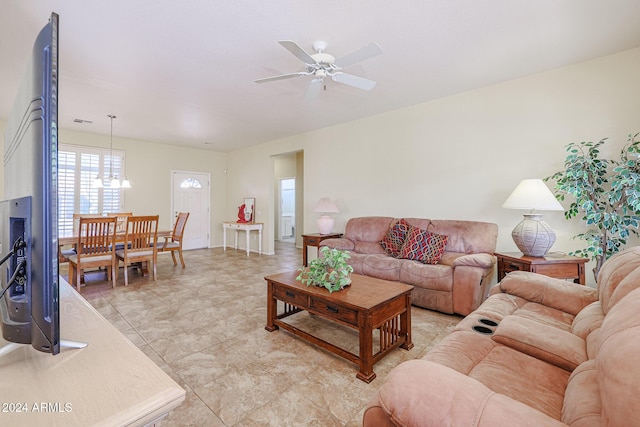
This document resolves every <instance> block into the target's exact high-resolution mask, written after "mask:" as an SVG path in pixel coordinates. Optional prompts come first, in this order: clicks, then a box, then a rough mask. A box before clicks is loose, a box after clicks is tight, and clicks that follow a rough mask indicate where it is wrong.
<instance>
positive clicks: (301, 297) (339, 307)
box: [265, 271, 413, 383]
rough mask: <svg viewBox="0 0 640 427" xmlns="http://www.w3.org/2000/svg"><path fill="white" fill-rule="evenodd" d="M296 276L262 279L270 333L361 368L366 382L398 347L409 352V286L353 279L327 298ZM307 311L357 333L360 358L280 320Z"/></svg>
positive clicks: (326, 293)
mask: <svg viewBox="0 0 640 427" xmlns="http://www.w3.org/2000/svg"><path fill="white" fill-rule="evenodd" d="M297 275H298V273H297V272H296V271H289V272H285V273H279V274H274V275H271V276H266V277H265V280H266V281H267V326H265V329H266V330H267V331H269V332H273V331H275V330H277V329H278V328H283V329H286V330H287V331H289V332H291V333H293V334H295V335H298V336H299V337H301V338H304V339H306V340H307V341H310V342H312V343H313V344H315V345H317V346H319V347H322V348H323V349H325V350H328V351H330V352H332V353H335V354H337V355H338V356H341V357H344V358H345V359H347V360H349V361H351V362H353V363H356V364H358V365H359V366H360V371H359V372H358V373H357V375H356V376H357V377H358V378H359V379H361V380H362V381H364V382H366V383H369V382H371V381H372V380H373V379H374V378H375V377H376V374H375V372H373V365H374V364H375V363H376V362H378V361H379V360H380V359H382V358H383V357H384V356H386V355H387V354H389V352H390V351H391V350H393V349H395V348H396V347H401V348H404V349H406V350H410V349H411V348H413V343H412V342H411V292H412V291H413V286H410V285H406V284H404V283H399V282H389V281H387V280H382V279H376V278H373V277H368V276H361V275H358V274H352V275H351V279H352V283H351V285H350V286H349V287H347V288H345V289H343V290H341V291H337V292H333V293H329V291H328V290H327V289H325V288H321V287H317V286H309V287H307V286H306V285H304V284H302V283H301V282H300V281H298V280H296V279H295V278H296V276H297ZM278 301H282V302H283V303H284V312H283V313H280V314H278ZM303 310H306V311H308V312H309V313H312V314H316V315H318V316H322V317H324V318H326V319H329V320H332V321H334V322H337V323H339V324H342V325H346V326H348V327H351V328H354V329H357V330H358V338H359V344H360V345H359V348H360V354H359V355H356V354H353V353H351V352H349V351H347V350H344V349H342V348H340V347H338V346H336V345H334V344H331V343H329V342H327V341H325V340H323V339H321V338H318V337H315V336H313V335H311V334H310V333H308V332H305V331H303V330H301V329H299V328H297V327H295V326H293V325H291V324H289V323H286V322H284V321H282V319H283V318H285V317H287V316H291V315H292V314H295V313H298V312H300V311H303ZM376 329H378V330H379V334H380V340H379V341H380V342H379V346H378V348H377V349H376V350H377V351H376V353H375V354H374V353H373V350H374V349H373V331H374V330H376Z"/></svg>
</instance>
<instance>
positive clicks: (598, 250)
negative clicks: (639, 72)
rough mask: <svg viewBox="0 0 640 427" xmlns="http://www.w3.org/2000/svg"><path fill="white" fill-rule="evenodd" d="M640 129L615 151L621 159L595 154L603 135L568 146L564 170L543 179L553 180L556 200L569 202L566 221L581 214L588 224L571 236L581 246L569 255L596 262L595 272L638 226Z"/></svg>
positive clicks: (598, 150) (602, 141) (639, 219)
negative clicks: (568, 198)
mask: <svg viewBox="0 0 640 427" xmlns="http://www.w3.org/2000/svg"><path fill="white" fill-rule="evenodd" d="M639 134H640V133H636V134H635V135H629V137H628V139H627V144H626V145H625V146H624V147H623V148H622V149H621V150H620V159H619V160H611V159H602V158H600V148H601V146H602V145H603V144H605V142H606V141H607V138H604V139H602V140H600V141H598V142H580V143H571V144H569V145H567V152H568V153H569V154H568V155H567V157H566V159H565V162H564V170H562V171H559V172H556V173H554V174H553V175H551V176H549V177H547V178H545V179H544V180H545V181H548V180H550V179H552V180H555V182H556V185H555V195H556V198H557V199H558V200H560V201H563V200H564V199H565V195H569V196H571V197H572V198H573V199H574V200H573V202H572V203H571V205H570V206H569V208H568V209H567V210H566V211H565V213H564V216H565V218H566V219H571V218H574V217H578V216H579V217H580V218H581V219H582V220H583V221H584V222H585V223H586V225H587V226H588V227H589V229H588V230H587V231H585V232H584V233H580V234H578V235H576V236H574V238H578V239H582V240H584V241H585V243H586V247H585V248H583V249H579V250H577V251H574V252H572V253H571V254H572V255H576V256H581V257H585V258H589V259H591V260H595V261H596V266H595V268H594V274H595V275H596V277H597V274H598V271H600V267H601V266H602V264H603V263H604V261H606V260H607V258H609V257H610V256H611V255H613V254H615V253H616V252H618V251H619V250H620V249H621V248H622V247H624V245H626V243H627V239H628V238H629V237H630V236H631V234H635V235H638V226H639V225H640V141H638V140H637V137H638V135H639Z"/></svg>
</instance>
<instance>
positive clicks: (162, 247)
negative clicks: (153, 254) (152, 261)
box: [157, 212, 189, 268]
mask: <svg viewBox="0 0 640 427" xmlns="http://www.w3.org/2000/svg"><path fill="white" fill-rule="evenodd" d="M188 219H189V212H180V213H179V214H178V216H177V217H176V223H175V224H174V226H173V233H172V234H171V237H165V240H164V243H158V244H157V246H158V251H159V252H168V251H171V258H172V259H173V265H178V263H177V261H176V255H175V252H176V251H177V252H178V255H179V256H180V263H181V264H182V268H184V267H185V263H184V258H183V257H182V237H183V236H184V229H185V227H186V225H187V220H188Z"/></svg>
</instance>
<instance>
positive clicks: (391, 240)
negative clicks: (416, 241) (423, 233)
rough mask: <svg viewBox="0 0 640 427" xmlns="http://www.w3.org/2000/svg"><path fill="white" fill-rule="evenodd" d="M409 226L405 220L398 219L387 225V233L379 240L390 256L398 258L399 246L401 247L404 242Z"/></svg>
mask: <svg viewBox="0 0 640 427" xmlns="http://www.w3.org/2000/svg"><path fill="white" fill-rule="evenodd" d="M409 227H411V226H410V225H409V223H408V222H407V221H405V220H404V219H400V220H399V221H398V222H396V223H395V224H394V225H393V226H391V227H389V230H387V235H386V236H384V238H383V239H382V240H381V241H380V244H381V245H382V247H383V248H384V250H385V251H387V253H388V254H389V255H391V256H392V257H394V258H398V255H400V248H402V245H403V244H404V240H405V238H406V237H407V232H408V231H409Z"/></svg>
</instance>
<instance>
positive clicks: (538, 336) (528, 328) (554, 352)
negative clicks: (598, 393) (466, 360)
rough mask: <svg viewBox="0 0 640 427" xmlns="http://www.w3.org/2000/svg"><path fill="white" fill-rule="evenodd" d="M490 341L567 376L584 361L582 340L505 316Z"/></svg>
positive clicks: (534, 323) (540, 324) (549, 327)
mask: <svg viewBox="0 0 640 427" xmlns="http://www.w3.org/2000/svg"><path fill="white" fill-rule="evenodd" d="M491 338H493V340H494V341H495V342H498V343H500V344H502V345H506V346H507V347H511V348H512V349H514V350H517V351H519V352H520V353H524V354H528V355H529V356H532V357H535V358H536V359H539V360H543V361H545V362H547V363H551V364H552V365H555V366H558V367H560V368H562V369H565V370H567V371H570V372H572V371H573V370H574V369H575V368H577V367H578V365H579V364H581V363H582V362H585V361H586V360H587V346H586V343H585V341H584V340H583V339H582V338H580V337H578V336H576V335H574V334H572V333H571V332H569V331H565V330H563V329H559V328H556V327H554V326H551V325H547V324H545V323H541V322H538V321H535V320H533V319H528V318H526V317H521V316H506V317H505V318H504V319H502V321H501V322H500V324H499V325H498V327H497V328H496V331H495V333H494V334H493V336H492V337H491Z"/></svg>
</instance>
